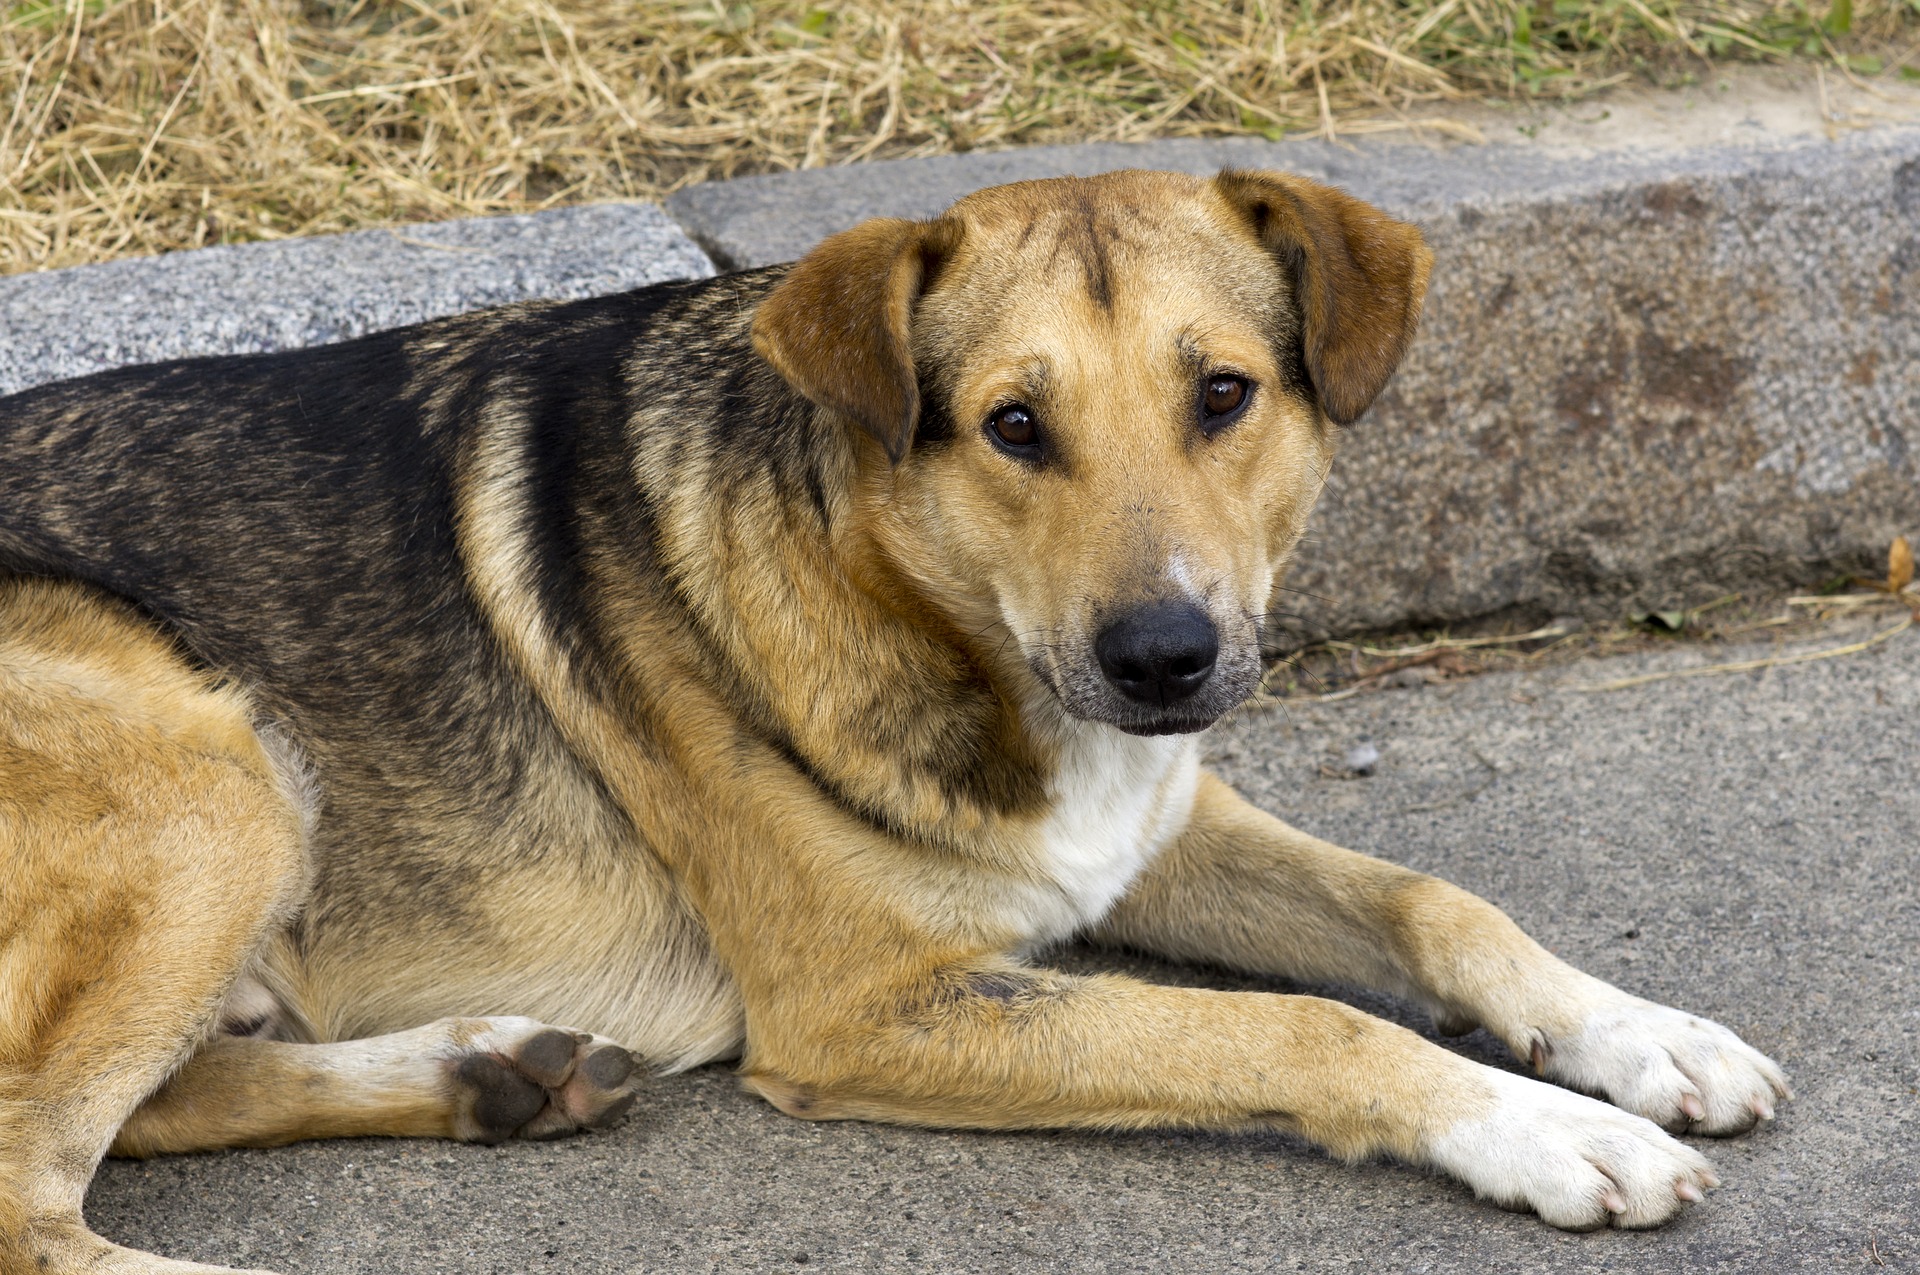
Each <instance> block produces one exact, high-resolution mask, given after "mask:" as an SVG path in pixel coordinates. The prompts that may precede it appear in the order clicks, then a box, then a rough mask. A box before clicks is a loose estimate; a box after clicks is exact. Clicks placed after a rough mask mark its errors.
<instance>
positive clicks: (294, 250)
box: [0, 203, 713, 394]
mask: <svg viewBox="0 0 1920 1275" xmlns="http://www.w3.org/2000/svg"><path fill="white" fill-rule="evenodd" d="M712 273H713V267H712V265H711V264H710V263H709V262H708V260H707V258H706V256H705V254H703V253H702V252H701V251H700V249H699V248H698V247H696V246H695V245H694V244H693V243H691V242H690V241H689V240H688V239H687V237H686V236H685V235H683V234H682V233H681V232H680V230H679V228H678V227H676V226H675V225H674V224H673V222H671V221H670V220H668V219H667V217H666V216H665V215H664V214H662V213H661V211H660V208H659V206H658V205H655V204H645V203H631V204H592V205H587V206H585V207H580V208H563V209H557V210H554V211H551V212H543V213H530V214H526V215H523V216H513V217H486V218H478V219H473V220H467V221H450V222H440V223H436V224H432V225H419V226H402V227H399V228H397V229H394V230H370V231H360V232H356V233H354V234H346V235H329V236H325V237H321V238H314V239H293V240H286V241H283V242H278V243H258V244H235V245H231V246H227V247H219V248H205V249H201V250H199V251H196V252H179V253H171V254H168V255H166V256H162V257H148V258H139V259H133V260H127V261H114V262H108V263H105V264H103V265H96V266H76V267H74V268H72V269H68V270H51V271H47V272H44V273H41V274H24V275H13V276H10V277H7V278H0V394H11V393H13V392H14V391H16V390H22V389H25V388H27V387H28V386H29V385H37V384H39V383H40V382H42V381H57V380H61V379H63V378H65V377H70V376H81V375H84V374H85V373H88V372H97V371H100V370H101V369H103V368H109V367H118V366H120V365H122V364H126V363H153V362H158V361H159V360H162V359H172V358H184V357H188V356H191V355H200V354H237V353H253V352H259V351H266V350H287V349H295V348H298V347H301V346H307V345H320V344H324V343H326V342H330V341H344V340H346V339H348V338H349V337H355V336H360V335H362V334H364V333H367V332H376V331H379V330H381V329H383V328H394V327H400V326H402V325H404V324H408V323H417V322H419V321H421V320H423V319H431V318H436V317H438V316H440V315H443V314H458V313H460V312H462V311H466V310H478V309H482V308H484V307H486V306H492V305H503V304H505V303H507V302H510V301H530V300H536V299H556V300H557V299H566V298H573V297H589V296H597V295H601V294H604V293H609V292H621V291H624V290H626V289H628V288H637V287H640V286H641V285H643V284H648V283H658V282H661V281H662V280H666V279H689V278H699V277H702V276H705V275H709V274H712Z"/></svg>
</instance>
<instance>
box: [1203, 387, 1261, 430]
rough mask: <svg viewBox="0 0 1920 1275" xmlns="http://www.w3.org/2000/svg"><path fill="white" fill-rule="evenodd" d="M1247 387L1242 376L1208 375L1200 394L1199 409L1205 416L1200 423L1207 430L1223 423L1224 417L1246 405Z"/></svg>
mask: <svg viewBox="0 0 1920 1275" xmlns="http://www.w3.org/2000/svg"><path fill="white" fill-rule="evenodd" d="M1249 388H1251V387H1250V386H1248V384H1247V381H1246V378H1245V377H1242V376H1210V377H1208V378H1207V384H1206V388H1205V389H1204V390H1202V391H1201V394H1200V410H1201V413H1202V414H1203V416H1204V417H1205V419H1204V420H1203V421H1202V422H1201V423H1202V424H1203V425H1204V426H1205V427H1206V428H1207V429H1209V430H1213V429H1219V428H1220V427H1221V426H1223V425H1225V424H1226V423H1227V420H1226V418H1228V417H1230V416H1232V415H1233V414H1234V413H1236V412H1238V411H1239V410H1240V409H1241V408H1242V407H1244V406H1246V402H1247V391H1248V389H1249Z"/></svg>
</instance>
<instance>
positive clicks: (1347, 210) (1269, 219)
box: [1214, 168, 1433, 425]
mask: <svg viewBox="0 0 1920 1275" xmlns="http://www.w3.org/2000/svg"><path fill="white" fill-rule="evenodd" d="M1214 184H1215V186H1216V187H1217V188H1218V189H1219V191H1220V193H1221V194H1222V195H1224V196H1225V197H1226V199H1227V202H1228V203H1229V204H1231V205H1232V206H1233V207H1234V208H1235V209H1237V210H1238V211H1239V212H1240V214H1241V215H1242V216H1243V217H1245V218H1246V219H1247V221H1248V222H1249V223H1250V224H1251V226H1252V227H1253V232H1254V234H1255V236H1257V237H1258V238H1259V240H1260V242H1261V243H1262V244H1263V245H1265V247H1266V249H1267V251H1268V252H1270V253H1272V254H1273V255H1274V256H1275V257H1276V258H1278V259H1279V261H1280V263H1281V265H1282V266H1283V267H1285V268H1286V269H1287V270H1288V271H1289V272H1290V273H1291V274H1292V275H1293V282H1294V295H1295V296H1296V297H1298V298H1299V304H1300V311H1301V316H1300V317H1301V321H1302V326H1303V331H1302V332H1301V340H1302V343H1303V344H1304V346H1305V350H1304V353H1305V355H1306V364H1307V375H1308V376H1309V377H1311V378H1312V379H1313V388H1314V392H1315V393H1316V394H1317V395H1318V396H1319V398H1320V409H1321V410H1322V411H1324V412H1325V413H1326V414H1327V416H1328V417H1329V418H1330V419H1332V420H1333V421H1334V422H1335V423H1337V424H1340V425H1349V424H1351V423H1353V421H1354V420H1355V419H1357V418H1358V417H1359V415H1360V413H1362V412H1364V411H1366V410H1367V407H1368V405H1370V404H1371V403H1372V402H1373V400H1374V399H1375V398H1376V397H1377V396H1378V395H1379V393H1380V391H1381V390H1383V389H1385V388H1386V384H1387V378H1388V377H1390V376H1392V375H1393V370H1394V369H1395V368H1396V367H1398V366H1399V365H1400V359H1401V357H1402V356H1403V355H1405V354H1406V352H1407V344H1408V343H1409V342H1410V341H1412V339H1413V330H1414V328H1415V327H1416V326H1417V325H1418V324H1419V322H1420V302H1421V300H1422V299H1423V298H1424V297H1425V296H1426V294H1427V274H1428V272H1429V271H1430V270H1432V268H1433V253H1432V252H1430V251H1428V249H1427V245H1426V241H1425V240H1423V239H1422V238H1421V237H1420V231H1419V229H1418V228H1417V227H1414V226H1410V225H1408V224H1407V223H1406V222H1404V221H1397V220H1395V219H1394V218H1392V217H1389V216H1387V215H1386V214H1385V213H1383V212H1381V211H1380V210H1379V209H1378V208H1375V207H1374V206H1373V205H1372V204H1369V203H1366V202H1364V201H1362V200H1358V199H1355V198H1354V197H1353V196H1352V195H1349V194H1347V193H1346V192H1345V191H1343V190H1335V189H1334V188H1333V187H1331V186H1322V185H1321V184H1320V183H1319V182H1314V181H1308V180H1307V179H1306V178H1304V177H1295V176H1293V175H1292V174H1291V173H1262V172H1248V171H1244V170H1238V169H1231V168H1230V169H1226V170H1224V171H1223V172H1221V174H1220V175H1219V176H1218V177H1216V178H1215V179H1214Z"/></svg>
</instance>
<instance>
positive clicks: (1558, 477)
mask: <svg viewBox="0 0 1920 1275" xmlns="http://www.w3.org/2000/svg"><path fill="white" fill-rule="evenodd" d="M1229 164H1232V165H1243V166H1254V167H1273V168H1284V169H1290V170H1293V171H1295V172H1299V173H1303V174H1306V175H1309V176H1312V177H1316V178H1318V179H1320V180H1323V181H1328V182H1333V183H1336V184H1338V185H1341V186H1344V187H1346V188H1348V189H1349V190H1352V191H1353V192H1354V193H1356V194H1358V195H1361V196H1363V197H1365V198H1367V199H1370V200H1372V201H1374V202H1376V203H1378V204H1380V205H1382V206H1383V207H1385V208H1388V209H1390V210H1392V211H1394V212H1396V213H1398V214H1400V215H1403V216H1406V217H1409V218H1412V219H1414V220H1416V221H1418V222H1420V223H1421V224H1422V226H1423V227H1424V228H1425V230H1426V232H1427V235H1428V238H1429V240H1430V242H1431V243H1432V245H1433V248H1434V251H1435V254H1436V256H1437V259H1438V261H1437V265H1436V266H1435V269H1434V276H1433V287H1432V292H1431V294H1430V296H1429V299H1428V302H1427V309H1426V317H1425V320H1424V322H1423V325H1422V331H1421V335H1420V337H1419V339H1418V340H1417V341H1416V342H1415V345H1414V348H1413V351H1412V353H1411V354H1410V356H1409V357H1408V359H1407V362H1406V364H1405V366H1404V367H1403V369H1402V370H1401V372H1400V374H1399V375H1398V376H1397V377H1396V378H1395V381H1394V382H1393V384H1392V385H1391V386H1390V388H1389V390H1388V392H1387V394H1386V395H1385V396H1384V398H1383V399H1382V400H1381V401H1380V402H1379V403H1378V404H1377V405H1376V406H1375V407H1374V408H1373V410H1372V411H1371V412H1370V413H1369V414H1368V415H1367V416H1366V417H1364V418H1363V419H1362V420H1361V421H1360V422H1359V423H1358V424H1356V425H1355V426H1354V427H1353V428H1352V429H1351V430H1350V431H1349V437H1348V439H1347V440H1346V443H1345V445H1344V447H1343V454H1342V456H1341V458H1340V460H1339V462H1338V463H1337V464H1336V465H1335V468H1334V474H1333V480H1332V482H1331V484H1330V485H1329V488H1328V490H1327V493H1326V496H1325V498H1324V499H1323V501H1322V503H1321V506H1320V509H1319V511H1318V512H1317V513H1316V514H1315V523H1314V529H1313V533H1312V536H1311V539H1310V542H1309V544H1308V545H1307V546H1306V547H1305V548H1304V549H1303V550H1302V555H1301V560H1300V564H1299V566H1298V568H1297V570H1296V571H1295V573H1294V575H1293V578H1292V580H1291V581H1290V583H1291V584H1292V586H1293V587H1294V588H1295V589H1297V590H1299V592H1298V593H1297V594H1296V595H1294V596H1293V598H1292V599H1291V600H1290V601H1289V602H1288V604H1287V609H1288V610H1291V611H1295V612H1297V613H1298V615H1297V618H1296V619H1295V620H1294V622H1293V638H1294V639H1295V640H1303V639H1307V638H1313V637H1320V636H1325V635H1327V634H1329V633H1336V632H1343V631H1353V630H1362V629H1369V628H1390V627H1398V626H1404V625H1409V624H1416V623H1429V622H1431V623H1442V622H1449V621H1457V620H1461V619H1466V618H1471V617H1476V616H1484V615H1491V614H1499V613H1504V612H1515V613H1522V614H1524V616H1526V617H1529V618H1532V619H1534V620H1545V619H1546V618H1547V617H1548V616H1550V615H1553V614H1557V613H1575V614H1581V615H1585V616H1588V617H1590V618H1597V617H1600V616H1606V615H1615V616H1617V615H1619V614H1621V613H1623V612H1625V611H1627V610H1629V609H1635V608H1638V609H1648V608H1654V607H1663V606H1671V605H1676V604H1681V603H1697V602H1700V601H1704V600H1707V599H1708V598H1711V597H1715V596H1718V595H1720V594H1722V593H1726V592H1731V591H1735V590H1740V589H1760V590H1766V589H1778V588H1780V587H1783V586H1794V585H1799V584H1804V583H1807V582H1810V581H1813V580H1816V579H1819V578H1822V577H1824V576H1828V575H1832V574H1835V573H1839V572H1843V571H1855V570H1862V569H1865V568H1867V567H1869V566H1871V565H1872V564H1873V563H1874V562H1875V561H1876V560H1884V554H1885V552H1886V546H1887V544H1888V542H1889V541H1890V540H1891V539H1892V537H1893V536H1894V535H1895V534H1896V533H1900V532H1907V533H1913V532H1916V531H1920V472H1917V471H1916V464H1920V458H1917V457H1916V455H1915V451H1916V449H1920V127H1917V126H1914V125H1912V124H1901V125H1895V126H1888V127H1883V128H1879V129H1870V130H1864V131H1860V132H1856V133H1851V134H1843V135H1842V136H1841V137H1840V138H1839V139H1838V140H1832V141H1829V140H1827V139H1826V138H1825V137H1824V136H1821V135H1818V134H1816V135H1813V136H1805V135H1802V134H1785V135H1783V134H1781V133H1780V132H1777V131H1770V130H1768V129H1763V128H1758V127H1755V128H1753V129H1752V130H1751V133H1750V135H1749V134H1747V133H1743V132H1741V131H1740V130H1739V129H1738V128H1731V129H1725V130H1721V131H1720V132H1717V133H1716V134H1714V140H1713V141H1712V143H1711V144H1709V145H1668V146H1663V147H1662V148H1659V149H1655V150H1648V149H1623V148H1621V147H1619V146H1613V147H1611V148H1599V149H1581V148H1576V147H1558V148H1555V147H1544V146H1512V145H1500V146H1486V147H1456V148H1451V149H1434V148H1429V147H1425V146H1419V145H1411V144H1407V143H1404V142H1402V143H1392V144H1389V143H1382V142H1373V143H1365V142H1363V143H1361V144H1358V145H1355V146H1351V147H1348V146H1335V145H1331V144H1328V143H1325V142H1321V141H1289V142H1281V143H1277V144H1276V143H1266V142H1256V141H1240V140H1234V141H1210V142H1200V141H1182V142H1160V143H1149V144H1142V145H1120V144H1106V145H1088V146H1070V147H1058V148H1050V149H1037V150H1026V151H1014V152H1007V153H1002V154H989V155H967V156H961V157H957V158H944V159H920V160H902V161H898V162H895V163H889V164H873V165H867V166H864V167H861V168H853V169H825V170H813V171H808V172H801V173H792V174H785V175H780V176H773V177H759V178H749V179H745V180H741V181H735V182H730V183H726V184H723V185H713V186H704V187H694V188H691V189H689V190H686V191H683V192H681V193H680V194H678V195H675V196H674V197H673V198H672V199H670V200H669V201H668V210H669V211H670V212H671V213H672V214H673V215H674V216H675V217H677V218H678V219H679V220H680V222H681V224H682V225H684V226H685V227H687V229H688V231H689V233H690V234H692V235H693V237H694V238H695V239H697V240H699V241H700V243H702V244H703V245H704V246H706V247H707V249H708V250H709V251H710V252H712V253H713V254H714V255H715V256H716V259H719V260H721V261H723V262H726V263H729V264H735V265H749V264H758V263H762V262H769V261H778V260H783V259H786V258H790V257H793V256H796V255H798V254H800V253H801V252H803V251H805V250H806V249H807V248H808V247H810V246H811V245H812V244H813V243H814V242H816V241H817V240H818V239H819V238H820V237H822V236H824V235H826V234H829V233H831V232H833V231H836V230H839V229H841V228H843V227H845V226H847V225H850V224H852V223H854V222H856V221H858V220H860V219H862V218H864V217H868V216H873V215H879V214H887V215H895V216H927V215H931V214H933V213H935V212H937V211H938V210H940V209H941V208H943V207H945V206H946V204H947V203H949V202H950V201H951V200H952V199H954V198H955V197H957V196H959V195H962V194H964V193H966V192H967V191H969V190H971V189H974V188H976V187H979V186H984V185H990V184H993V183H997V182H1004V181H1012V180H1020V179H1025V178H1033V177H1042V176H1054V175H1062V174H1091V173H1097V172H1102V171H1106V170H1110V169H1114V168H1121V167H1145V168H1170V169H1178V170H1183V171H1188V172H1211V171H1213V170H1215V169H1217V168H1219V167H1221V166H1223V165H1229Z"/></svg>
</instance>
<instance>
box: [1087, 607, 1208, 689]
mask: <svg viewBox="0 0 1920 1275" xmlns="http://www.w3.org/2000/svg"><path fill="white" fill-rule="evenodd" d="M1093 650H1094V654H1095V655H1096V656H1098V657H1099V660H1100V670H1101V672H1103V673H1105V674H1106V675H1107V680H1108V681H1109V682H1111V683H1113V685H1114V687H1115V688H1116V689H1118V690H1119V692H1120V693H1121V694H1122V695H1125V696H1126V697H1127V698H1128V699H1130V700H1134V701H1136V702H1138V703H1141V704H1155V705H1158V706H1160V707H1163V708H1164V707H1167V706H1168V705H1172V704H1177V703H1179V702H1180V701H1181V700H1183V699H1186V698H1187V697H1188V696H1190V695H1192V694H1193V693H1194V692H1195V691H1197V690H1199V689H1200V688H1201V686H1203V685H1204V684H1205V683H1206V680H1207V678H1208V677H1209V676H1210V675H1211V674H1212V673H1213V663H1214V661H1215V660H1216V659H1218V658H1219V655H1220V633H1219V630H1217V629H1215V628H1214V627H1213V621H1212V620H1210V619H1208V618H1207V616H1206V614H1205V612H1203V611H1201V610H1200V609H1199V608H1198V607H1196V606H1193V605H1192V604H1191V603H1186V602H1156V603H1154V604H1152V605H1150V606H1144V607H1141V608H1140V609H1139V610H1137V611H1132V612H1129V613H1128V614H1126V615H1123V616H1121V617H1120V618H1119V619H1118V620H1115V621H1114V622H1113V623H1112V624H1109V625H1108V626H1107V627H1106V628H1104V629H1102V630H1101V631H1100V636H1099V637H1097V638H1095V639H1094V643H1093Z"/></svg>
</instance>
